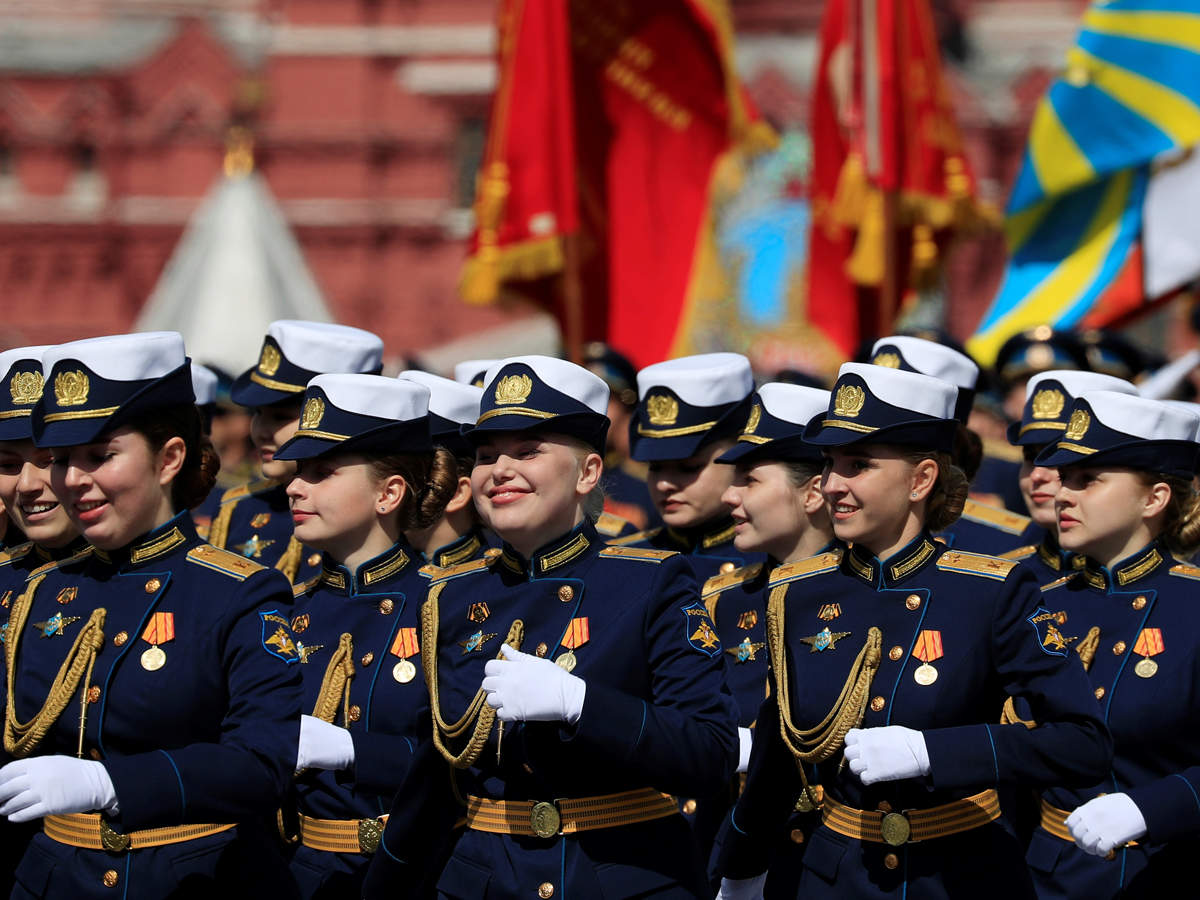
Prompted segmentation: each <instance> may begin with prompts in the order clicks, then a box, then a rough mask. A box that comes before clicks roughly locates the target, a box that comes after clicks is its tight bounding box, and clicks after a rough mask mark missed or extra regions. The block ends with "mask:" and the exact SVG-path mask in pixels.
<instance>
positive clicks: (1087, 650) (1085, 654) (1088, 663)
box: [1000, 625, 1100, 728]
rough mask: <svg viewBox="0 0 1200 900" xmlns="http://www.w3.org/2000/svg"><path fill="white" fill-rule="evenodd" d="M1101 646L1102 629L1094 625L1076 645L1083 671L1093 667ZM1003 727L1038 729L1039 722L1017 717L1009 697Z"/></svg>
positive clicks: (1003, 714) (1004, 712)
mask: <svg viewBox="0 0 1200 900" xmlns="http://www.w3.org/2000/svg"><path fill="white" fill-rule="evenodd" d="M1099 646H1100V628H1099V627H1098V626H1096V625H1093V626H1092V627H1091V628H1089V629H1088V633H1087V635H1085V636H1084V639H1083V640H1082V641H1080V642H1079V643H1078V644H1076V645H1075V652H1076V653H1078V654H1079V661H1080V662H1082V663H1083V671H1085V672H1086V671H1088V670H1089V669H1091V667H1092V660H1094V659H1095V658H1096V649H1097V648H1098V647H1099ZM1000 724H1001V725H1024V726H1025V727H1026V728H1037V722H1035V721H1034V720H1033V719H1022V718H1021V717H1020V716H1019V715H1017V708H1016V706H1014V705H1013V698H1012V697H1009V698H1008V699H1007V700H1005V701H1004V710H1003V711H1002V712H1001V713H1000Z"/></svg>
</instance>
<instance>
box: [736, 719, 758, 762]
mask: <svg viewBox="0 0 1200 900" xmlns="http://www.w3.org/2000/svg"><path fill="white" fill-rule="evenodd" d="M753 742H754V732H753V731H751V730H750V729H749V728H738V767H737V770H738V771H739V772H745V771H746V769H747V768H749V766H750V746H751V744H752V743H753Z"/></svg>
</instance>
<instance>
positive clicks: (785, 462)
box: [779, 459, 825, 487]
mask: <svg viewBox="0 0 1200 900" xmlns="http://www.w3.org/2000/svg"><path fill="white" fill-rule="evenodd" d="M779 463H780V465H782V466H783V467H784V468H785V469H787V473H788V477H790V478H791V479H792V484H793V485H795V486H796V487H804V485H806V484H808V483H809V482H810V481H812V480H813V478H814V477H815V476H817V475H820V474H821V473H822V472H824V471H825V462H824V460H822V461H819V462H817V461H812V460H804V459H781V460H779Z"/></svg>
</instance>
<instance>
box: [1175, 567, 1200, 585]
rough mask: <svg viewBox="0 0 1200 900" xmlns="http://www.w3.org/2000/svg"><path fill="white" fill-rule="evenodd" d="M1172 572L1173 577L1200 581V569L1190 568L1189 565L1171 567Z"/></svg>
mask: <svg viewBox="0 0 1200 900" xmlns="http://www.w3.org/2000/svg"><path fill="white" fill-rule="evenodd" d="M1170 572H1171V574H1172V575H1177V576H1179V577H1180V578H1190V579H1192V580H1193V581H1200V569H1198V568H1196V567H1195V566H1189V565H1188V564H1187V563H1180V564H1179V565H1177V566H1171V568H1170Z"/></svg>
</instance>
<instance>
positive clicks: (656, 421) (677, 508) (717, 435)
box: [612, 353, 762, 583]
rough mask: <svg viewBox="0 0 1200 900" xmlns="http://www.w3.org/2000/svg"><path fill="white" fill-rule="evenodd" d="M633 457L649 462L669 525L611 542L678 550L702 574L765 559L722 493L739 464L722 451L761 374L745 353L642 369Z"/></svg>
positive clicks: (650, 480) (742, 419) (653, 490)
mask: <svg viewBox="0 0 1200 900" xmlns="http://www.w3.org/2000/svg"><path fill="white" fill-rule="evenodd" d="M637 381H638V393H639V396H640V399H639V400H638V406H637V410H636V411H635V413H634V417H633V421H632V422H631V423H630V430H629V439H630V454H629V455H630V456H631V457H632V458H633V459H635V460H637V461H638V462H645V463H649V466H650V472H649V475H648V477H647V479H646V484H647V486H648V487H649V489H650V499H651V500H652V501H653V502H654V505H655V507H656V508H657V509H658V512H659V515H660V516H661V517H662V520H663V523H664V526H663V527H660V528H653V529H650V530H649V531H644V532H639V533H637V534H632V535H629V536H628V537H623V538H618V539H617V540H614V541H612V543H613V544H614V545H619V546H626V547H653V548H655V549H658V550H678V551H679V552H681V553H686V554H687V555H688V561H689V562H690V563H692V567H693V568H694V570H695V572H696V575H697V578H698V580H699V581H701V582H702V583H703V581H704V580H705V579H707V578H709V577H711V576H713V575H716V574H717V573H718V572H720V573H728V572H732V571H733V570H734V569H735V568H737V567H738V566H741V565H745V564H749V563H755V562H759V561H761V558H762V555H761V554H746V553H742V552H740V551H738V550H736V549H735V548H734V546H733V522H732V520H731V519H730V518H729V510H728V509H727V508H726V506H725V504H724V503H722V502H721V495H722V494H724V493H725V489H726V488H727V487H729V482H730V479H731V478H732V477H733V470H732V469H730V468H729V467H728V466H721V465H717V463H716V458H717V457H718V456H720V455H721V454H722V453H724V452H725V451H726V450H728V449H729V448H730V447H731V446H733V441H734V438H736V437H737V436H738V435H739V434H740V433H741V431H742V426H743V425H745V424H746V418H747V416H748V415H749V414H750V406H751V397H752V392H753V390H754V379H753V377H752V376H751V374H750V362H749V360H747V359H746V357H744V356H742V355H740V354H738V353H705V354H701V355H699V356H685V357H683V358H681V359H672V360H668V361H667V362H661V363H657V364H655V365H653V366H648V367H646V368H645V369H642V370H641V371H640V372H638V376H637Z"/></svg>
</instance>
